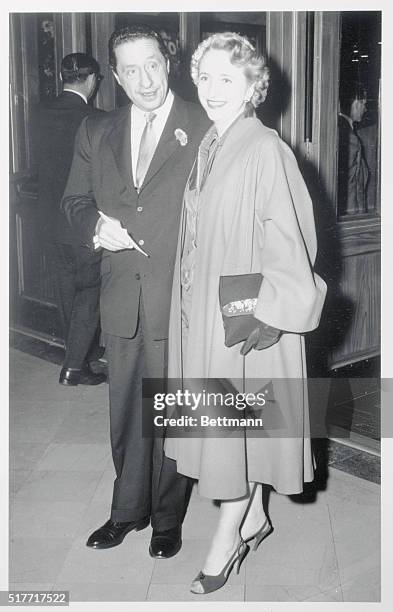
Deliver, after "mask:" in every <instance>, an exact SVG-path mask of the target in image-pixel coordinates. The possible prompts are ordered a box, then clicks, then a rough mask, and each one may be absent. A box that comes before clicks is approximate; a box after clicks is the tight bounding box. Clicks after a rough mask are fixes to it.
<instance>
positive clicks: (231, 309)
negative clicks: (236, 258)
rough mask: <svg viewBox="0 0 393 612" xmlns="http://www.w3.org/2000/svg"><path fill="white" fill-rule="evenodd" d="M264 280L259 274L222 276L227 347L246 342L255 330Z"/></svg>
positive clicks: (222, 301) (220, 285)
mask: <svg viewBox="0 0 393 612" xmlns="http://www.w3.org/2000/svg"><path fill="white" fill-rule="evenodd" d="M262 279H263V276H262V274H260V273H259V272H257V273H254V274H236V275H233V276H220V284H219V301H220V309H221V314H222V321H223V323H224V332H225V346H228V347H230V346H234V345H235V344H238V343H239V342H242V341H244V340H246V339H247V338H248V336H249V335H250V333H251V332H252V330H253V329H254V328H255V317H254V312H255V307H256V304H257V300H258V294H259V290H260V288H261V284H262Z"/></svg>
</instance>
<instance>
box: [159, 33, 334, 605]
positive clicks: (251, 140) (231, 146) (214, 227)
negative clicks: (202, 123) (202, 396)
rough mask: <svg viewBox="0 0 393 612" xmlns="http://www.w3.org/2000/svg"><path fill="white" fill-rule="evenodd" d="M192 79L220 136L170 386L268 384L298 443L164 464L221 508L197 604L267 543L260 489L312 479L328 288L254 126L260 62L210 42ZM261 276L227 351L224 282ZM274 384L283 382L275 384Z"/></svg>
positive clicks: (241, 447) (267, 141)
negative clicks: (248, 322)
mask: <svg viewBox="0 0 393 612" xmlns="http://www.w3.org/2000/svg"><path fill="white" fill-rule="evenodd" d="M191 73H192V77H193V80H194V83H195V84H196V85H197V88H198V96H199V99H200V102H201V104H202V106H203V107H204V109H205V110H206V112H207V114H208V116H209V118H210V119H211V120H212V121H213V125H212V127H211V128H210V129H209V131H208V132H207V134H206V136H205V137H204V139H203V141H202V143H201V145H200V148H199V152H198V157H197V160H196V162H195V166H194V169H193V171H192V172H191V175H190V177H189V180H188V184H187V187H186V191H185V196H184V206H183V214H182V222H181V230H180V236H179V246H178V257H177V263H176V268H175V274H174V285H173V294H172V309H171V319H170V333H169V378H177V379H181V378H184V379H196V378H203V379H210V380H211V379H223V378H224V379H229V380H231V381H232V383H233V385H234V386H235V387H236V386H238V385H237V382H236V381H243V385H246V387H247V390H250V389H256V388H257V387H258V384H257V383H256V381H258V380H259V381H261V380H264V381H266V380H273V388H274V394H275V399H276V401H277V398H278V399H279V402H278V403H279V406H280V415H281V417H282V419H283V422H284V423H285V426H286V428H287V429H286V432H288V431H290V432H291V433H289V434H288V433H286V435H285V436H284V435H283V436H282V437H280V436H277V435H276V436H270V437H269V436H265V437H260V436H259V437H257V436H254V437H253V436H252V434H251V435H247V432H245V435H244V436H241V435H224V436H222V435H220V433H218V434H217V436H216V437H212V436H211V435H209V436H206V437H199V438H195V437H187V436H186V434H185V435H184V437H176V438H171V437H170V436H169V437H168V438H167V440H166V446H165V452H166V454H167V456H169V457H171V458H172V459H175V460H176V461H177V469H178V471H179V472H180V473H182V474H185V475H187V476H190V477H192V478H196V479H197V480H198V492H199V493H200V494H201V495H203V496H206V497H209V498H212V499H220V500H222V501H221V507H220V518H219V522H218V526H217V529H216V531H215V534H214V536H213V538H212V542H211V546H210V549H209V551H208V554H207V558H206V560H205V564H204V567H203V570H202V571H201V572H200V573H199V574H198V576H197V577H196V579H195V580H194V582H193V583H192V586H191V590H192V591H193V592H194V593H201V594H202V593H208V592H211V591H214V590H217V589H218V588H220V587H222V586H223V585H224V584H225V582H226V581H227V579H228V576H229V573H230V571H231V570H232V568H233V567H234V566H235V565H236V567H237V569H239V567H240V564H241V562H242V560H243V559H244V557H245V555H246V554H247V552H248V544H247V542H248V541H250V540H252V539H255V543H256V544H257V545H258V543H259V542H260V541H261V540H262V539H263V538H264V537H266V535H268V534H269V533H270V532H271V531H272V527H271V525H270V522H269V521H268V519H267V517H266V516H265V514H264V510H263V506H262V483H268V484H270V485H271V486H273V487H274V488H275V490H276V491H277V492H279V493H284V494H293V493H299V492H301V491H302V489H303V483H304V482H306V481H311V480H312V479H313V460H312V455H311V447H310V439H309V417H308V401H307V389H306V386H305V377H306V364H305V353H304V338H303V334H304V333H305V332H308V331H311V330H313V329H315V328H316V327H317V326H318V323H319V318H320V315H321V310H322V306H323V302H324V298H325V292H326V285H325V283H324V282H323V280H322V279H320V278H319V277H318V276H317V275H316V274H315V273H314V272H313V267H312V266H313V263H314V260H315V256H316V237H315V227H314V218H313V211H312V203H311V201H310V197H309V194H308V191H307V188H306V186H305V184H304V181H303V179H302V176H301V174H300V172H299V169H298V166H297V163H296V160H295V157H294V155H293V153H292V152H291V150H290V149H289V147H288V146H287V145H286V144H285V143H284V142H283V141H282V140H281V139H280V138H279V136H278V134H277V133H276V132H275V131H274V130H271V129H269V128H267V127H265V126H264V125H263V124H262V123H261V121H260V120H259V119H257V118H256V116H255V113H254V107H255V106H257V105H258V104H259V103H260V102H261V101H263V100H264V99H265V97H266V92H267V86H268V76H269V74H268V70H267V68H266V66H265V63H264V60H263V58H262V57H260V56H258V54H257V53H256V51H255V49H254V48H253V46H252V45H251V44H250V43H249V41H248V40H247V39H246V38H244V37H241V36H239V35H237V34H233V33H224V34H214V35H213V36H211V37H210V38H208V39H207V40H205V41H203V42H202V43H201V44H200V45H199V47H198V48H197V50H196V51H195V53H194V56H193V59H192V64H191ZM254 272H258V273H261V274H262V275H263V280H262V284H261V287H260V291H259V295H258V299H257V303H256V307H255V310H254V318H255V325H254V327H253V330H252V332H251V333H250V335H249V336H248V338H247V340H246V342H245V343H244V345H243V346H242V345H241V344H237V345H235V346H232V347H231V348H228V347H226V346H225V335H224V327H223V319H222V314H221V310H220V303H219V282H220V277H222V276H225V275H243V274H249V273H254ZM245 354H247V356H246V357H244V355H245ZM276 379H281V381H284V383H283V384H281V383H280V384H276V385H275V383H274V381H275V380H276ZM289 379H291V380H292V381H295V385H294V386H291V384H290V382H289ZM255 385H256V386H255ZM288 428H289V429H288ZM295 431H296V433H293V432H295ZM210 433H211V432H210ZM213 435H214V434H213Z"/></svg>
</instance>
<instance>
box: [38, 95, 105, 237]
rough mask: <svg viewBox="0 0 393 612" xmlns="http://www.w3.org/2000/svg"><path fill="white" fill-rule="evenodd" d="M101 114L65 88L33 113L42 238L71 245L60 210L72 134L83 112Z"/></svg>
mask: <svg viewBox="0 0 393 612" xmlns="http://www.w3.org/2000/svg"><path fill="white" fill-rule="evenodd" d="M91 114H97V115H98V114H100V115H101V114H104V112H103V111H99V110H97V109H94V108H92V107H91V106H89V105H88V104H86V103H85V102H84V100H83V99H82V98H81V97H80V96H78V94H75V93H72V92H68V91H65V92H63V93H62V94H60V95H59V96H58V97H57V98H54V99H53V100H51V101H49V102H46V103H42V104H39V105H38V106H37V107H36V109H35V112H34V115H33V140H34V151H35V158H36V160H37V164H38V213H39V221H40V223H39V226H40V230H41V232H42V237H43V239H45V240H47V241H49V242H61V243H63V244H74V242H75V241H74V234H73V231H72V229H71V227H70V225H69V223H68V222H67V219H66V218H65V216H64V213H63V212H62V211H61V210H60V202H61V198H62V197H63V193H64V188H65V186H66V183H67V178H68V174H69V171H70V167H71V162H72V156H73V151H74V141H75V134H76V132H77V130H78V128H79V126H80V124H81V122H82V119H83V118H84V117H86V115H91Z"/></svg>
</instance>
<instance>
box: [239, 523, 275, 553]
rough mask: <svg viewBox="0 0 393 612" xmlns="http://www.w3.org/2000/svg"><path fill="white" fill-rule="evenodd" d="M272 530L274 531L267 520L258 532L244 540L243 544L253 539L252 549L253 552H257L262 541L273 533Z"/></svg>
mask: <svg viewBox="0 0 393 612" xmlns="http://www.w3.org/2000/svg"><path fill="white" fill-rule="evenodd" d="M273 530H274V528H273V525H272V524H271V523H270V521H269V519H268V518H267V519H266V520H265V522H264V523H263V525H262V527H261V528H260V529H258V531H256V532H255V533H254V534H253V535H251V536H249V537H248V538H244V542H246V543H247V542H250V541H251V540H253V539H254V538H255V542H254V546H253V549H252V550H253V551H255V550H257V548H258V546H259V545H260V543H261V542H262V540H264V539H265V538H267V536H268V535H270V534H271V533H272V532H273Z"/></svg>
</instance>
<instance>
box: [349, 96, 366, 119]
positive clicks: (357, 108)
mask: <svg viewBox="0 0 393 612" xmlns="http://www.w3.org/2000/svg"><path fill="white" fill-rule="evenodd" d="M366 108H367V100H366V98H355V100H354V101H353V102H352V106H351V119H352V121H357V122H358V123H360V122H361V120H362V119H363V115H364V113H365V112H366Z"/></svg>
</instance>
